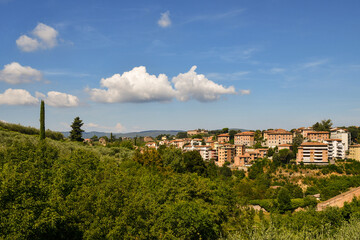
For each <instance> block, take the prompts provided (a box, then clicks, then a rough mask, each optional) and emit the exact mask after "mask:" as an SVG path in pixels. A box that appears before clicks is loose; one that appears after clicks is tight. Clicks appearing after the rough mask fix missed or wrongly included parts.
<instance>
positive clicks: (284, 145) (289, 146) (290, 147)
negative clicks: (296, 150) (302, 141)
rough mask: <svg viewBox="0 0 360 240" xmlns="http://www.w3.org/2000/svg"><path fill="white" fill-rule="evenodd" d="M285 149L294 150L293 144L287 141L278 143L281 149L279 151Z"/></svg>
mask: <svg viewBox="0 0 360 240" xmlns="http://www.w3.org/2000/svg"><path fill="white" fill-rule="evenodd" d="M283 149H289V150H292V145H291V144H287V143H284V144H280V145H278V150H279V151H280V150H283Z"/></svg>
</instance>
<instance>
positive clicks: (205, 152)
mask: <svg viewBox="0 0 360 240" xmlns="http://www.w3.org/2000/svg"><path fill="white" fill-rule="evenodd" d="M183 149H184V151H186V152H187V151H198V152H199V153H200V155H201V157H202V158H203V160H204V161H209V160H210V159H213V158H214V153H213V151H212V149H211V147H210V146H206V145H185V146H184V148H183Z"/></svg>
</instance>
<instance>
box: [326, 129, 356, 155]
mask: <svg viewBox="0 0 360 240" xmlns="http://www.w3.org/2000/svg"><path fill="white" fill-rule="evenodd" d="M330 138H332V139H341V142H342V143H343V144H344V147H345V151H348V150H349V145H350V144H351V134H350V133H349V132H348V131H347V130H345V129H339V128H334V129H331V131H330Z"/></svg>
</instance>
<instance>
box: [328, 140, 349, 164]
mask: <svg viewBox="0 0 360 240" xmlns="http://www.w3.org/2000/svg"><path fill="white" fill-rule="evenodd" d="M324 143H327V144H328V158H329V160H335V159H344V158H345V146H344V144H343V143H342V141H341V139H326V140H325V141H324Z"/></svg>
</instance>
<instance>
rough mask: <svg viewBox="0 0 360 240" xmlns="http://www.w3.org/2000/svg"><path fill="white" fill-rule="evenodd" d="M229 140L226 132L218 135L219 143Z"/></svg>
mask: <svg viewBox="0 0 360 240" xmlns="http://www.w3.org/2000/svg"><path fill="white" fill-rule="evenodd" d="M229 141H230V135H229V134H228V133H223V134H219V135H218V142H219V143H227V142H229Z"/></svg>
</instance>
